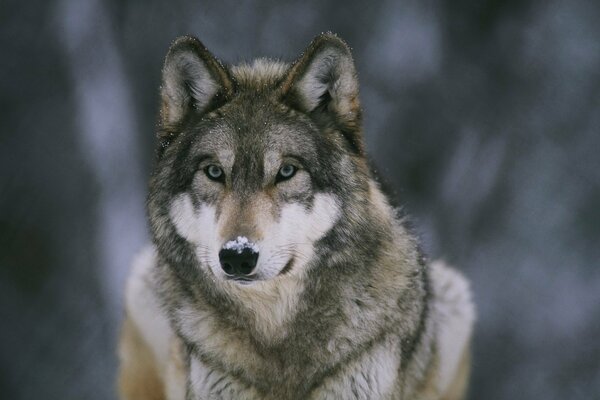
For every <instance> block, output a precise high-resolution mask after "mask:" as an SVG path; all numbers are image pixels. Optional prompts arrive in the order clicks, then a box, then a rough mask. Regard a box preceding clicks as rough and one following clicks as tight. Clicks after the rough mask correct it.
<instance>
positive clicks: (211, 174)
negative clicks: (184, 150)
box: [204, 165, 225, 182]
mask: <svg viewBox="0 0 600 400" xmlns="http://www.w3.org/2000/svg"><path fill="white" fill-rule="evenodd" d="M204 173H205V174H206V176H208V178H209V179H212V180H213V181H219V182H222V181H223V178H224V177H225V174H224V173H223V169H222V168H221V167H219V166H217V165H209V166H208V167H206V168H204Z"/></svg>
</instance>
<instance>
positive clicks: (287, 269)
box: [278, 257, 295, 275]
mask: <svg viewBox="0 0 600 400" xmlns="http://www.w3.org/2000/svg"><path fill="white" fill-rule="evenodd" d="M294 260H295V258H294V257H292V258H290V261H288V262H287V264H285V267H283V268H282V270H281V271H279V274H278V275H285V274H287V273H288V272H290V271H291V270H292V267H293V266H294Z"/></svg>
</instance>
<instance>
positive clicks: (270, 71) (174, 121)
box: [148, 34, 380, 284]
mask: <svg viewBox="0 0 600 400" xmlns="http://www.w3.org/2000/svg"><path fill="white" fill-rule="evenodd" d="M161 99H162V107H161V120H160V130H159V149H158V162H157V167H156V171H155V173H154V175H153V178H152V181H151V187H150V197H149V202H148V204H149V212H150V220H151V224H152V230H153V234H154V240H155V243H156V244H157V246H158V248H159V251H160V252H161V254H163V255H164V256H165V257H167V258H169V259H170V261H172V264H173V263H175V264H177V263H178V261H181V260H183V258H185V257H186V254H187V257H188V258H189V260H188V261H190V262H189V263H188V264H193V268H194V269H196V270H197V271H203V273H206V274H208V275H209V276H212V277H213V279H216V280H218V281H220V282H221V281H226V280H230V281H233V282H235V283H239V284H251V283H255V282H257V281H269V280H273V279H276V278H278V277H284V276H289V275H295V274H302V273H303V272H304V271H305V270H306V269H307V268H309V267H308V266H309V265H310V264H311V260H313V259H314V258H315V257H316V256H317V255H318V253H319V252H320V251H321V252H322V254H320V255H321V256H328V257H333V256H334V254H335V251H337V250H341V249H342V248H344V247H348V246H357V247H361V248H365V249H366V250H365V251H368V249H367V248H368V246H369V245H368V243H366V242H368V241H369V240H374V239H375V238H373V237H369V238H364V237H362V236H361V235H358V236H357V235H356V232H355V231H356V230H360V229H361V226H362V227H363V228H364V224H365V223H366V222H365V221H367V220H368V218H366V216H367V215H368V214H370V213H371V209H372V208H373V202H374V201H375V202H377V201H379V200H380V198H379V197H378V198H377V199H375V200H374V196H375V197H377V196H378V193H379V191H378V190H377V189H376V188H375V189H374V188H373V183H372V180H371V179H370V172H369V169H368V167H367V162H366V159H365V156H364V150H363V141H362V136H361V116H360V106H359V101H358V83H357V78H356V71H355V68H354V64H353V61H352V57H351V54H350V51H349V48H348V46H347V45H346V44H345V43H344V42H343V41H342V40H340V39H339V38H338V37H336V36H334V35H331V34H324V35H321V36H318V37H317V38H316V39H315V40H314V41H313V42H312V43H311V44H310V45H309V47H308V48H307V49H306V50H305V52H304V53H303V54H302V56H301V57H300V58H299V59H298V60H297V61H296V62H294V63H292V64H291V65H287V64H283V63H279V62H274V61H269V60H263V59H260V60H256V61H255V62H254V63H252V64H244V65H238V66H233V67H227V66H224V65H223V64H221V63H220V62H219V61H218V60H217V59H216V58H215V57H213V56H212V55H211V54H210V53H209V52H208V51H207V50H206V48H205V47H204V46H203V45H202V44H201V43H200V42H199V41H198V40H197V39H195V38H192V37H182V38H179V39H178V40H176V41H175V42H174V43H173V45H172V46H171V49H170V50H169V53H168V55H167V57H166V61H165V65H164V68H163V77H162V86H161ZM373 191H375V192H376V193H374V192H373ZM375 208H376V207H375ZM365 230H366V229H365ZM370 231H371V232H377V229H375V230H373V229H371V230H370ZM371 235H372V234H371ZM354 238H358V239H356V240H355V239H354ZM353 240H355V242H353ZM325 248H326V250H327V251H325V250H323V249H325ZM197 271H190V270H188V271H187V272H182V273H181V275H186V274H190V273H194V274H196V273H197Z"/></svg>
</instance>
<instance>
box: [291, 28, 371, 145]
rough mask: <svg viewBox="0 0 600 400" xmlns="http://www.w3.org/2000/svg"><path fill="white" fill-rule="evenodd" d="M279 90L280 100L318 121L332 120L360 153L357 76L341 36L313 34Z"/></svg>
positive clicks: (330, 122) (329, 122) (347, 48)
mask: <svg viewBox="0 0 600 400" xmlns="http://www.w3.org/2000/svg"><path fill="white" fill-rule="evenodd" d="M281 90H282V94H283V99H284V101H286V102H287V103H288V104H290V105H291V106H292V107H294V108H297V109H299V110H301V111H303V112H305V113H307V114H309V115H310V116H312V117H313V118H314V119H315V120H316V121H318V122H324V123H325V124H327V125H332V124H333V126H334V127H335V128H336V129H338V130H340V131H341V132H342V133H343V134H344V136H346V138H347V139H348V140H349V142H350V144H351V146H352V148H353V149H354V150H355V151H356V152H358V153H359V154H362V153H363V151H364V150H363V144H362V137H361V135H362V134H361V110H360V102H359V100H358V79H357V76H356V69H355V67H354V62H353V60H352V55H351V54H350V48H349V47H348V45H347V44H346V43H345V42H344V41H343V40H342V39H340V38H338V37H337V36H335V35H334V34H331V33H326V34H321V35H319V36H317V37H316V38H315V39H314V40H313V41H312V42H311V44H310V45H309V46H308V48H307V49H306V50H305V51H304V53H303V54H302V56H301V57H300V58H299V59H298V60H297V61H296V62H295V63H294V64H292V66H291V68H290V70H289V72H288V75H287V76H286V78H285V79H284V81H283V84H282V86H281Z"/></svg>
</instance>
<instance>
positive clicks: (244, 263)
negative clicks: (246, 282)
mask: <svg viewBox="0 0 600 400" xmlns="http://www.w3.org/2000/svg"><path fill="white" fill-rule="evenodd" d="M257 260H258V252H255V251H254V250H253V249H251V248H244V249H240V250H237V249H221V251H220V252H219V262H220V263H221V268H223V271H225V273H226V274H227V275H231V276H233V277H247V276H248V275H250V273H251V272H252V271H253V270H254V267H256V262H257Z"/></svg>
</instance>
